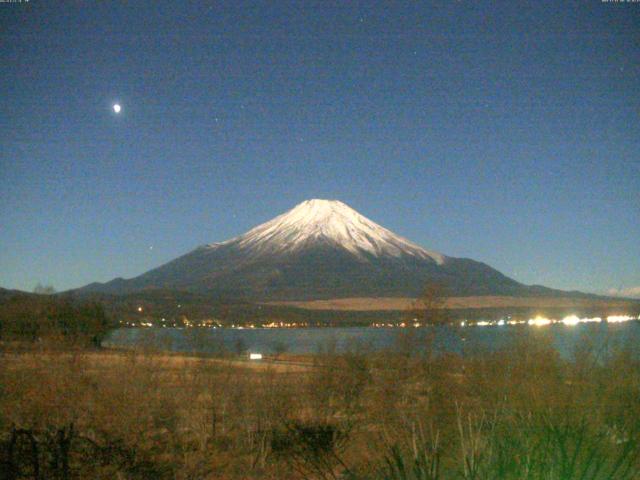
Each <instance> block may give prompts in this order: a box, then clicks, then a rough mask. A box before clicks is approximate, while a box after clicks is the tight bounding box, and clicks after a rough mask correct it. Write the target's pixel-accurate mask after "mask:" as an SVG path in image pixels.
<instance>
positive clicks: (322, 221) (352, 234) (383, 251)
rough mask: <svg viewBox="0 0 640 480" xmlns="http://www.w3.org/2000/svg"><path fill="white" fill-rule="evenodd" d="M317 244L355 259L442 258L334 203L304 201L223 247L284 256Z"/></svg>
mask: <svg viewBox="0 0 640 480" xmlns="http://www.w3.org/2000/svg"><path fill="white" fill-rule="evenodd" d="M317 242H328V243H331V244H334V245H336V246H341V247H343V248H345V249H347V250H349V251H350V252H352V253H353V254H355V255H358V256H362V255H363V253H365V252H366V253H369V254H371V255H374V256H381V255H390V256H394V257H400V256H402V255H411V256H415V257H419V258H425V259H426V258H430V259H432V260H433V261H435V262H436V263H437V264H442V263H443V262H444V258H445V257H444V256H443V255H441V254H439V253H436V252H430V251H428V250H425V249H424V248H422V247H420V246H418V245H416V244H414V243H412V242H410V241H409V240H406V239H405V238H402V237H400V236H398V235H396V234H394V233H393V232H391V231H389V230H387V229H386V228H384V227H381V226H380V225H378V224H377V223H375V222H372V221H371V220H369V219H368V218H365V217H364V216H362V215H360V214H359V213H358V212H356V211H355V210H354V209H352V208H351V207H349V206H347V205H345V204H344V203H342V202H340V201H337V200H320V199H313V200H307V201H305V202H302V203H300V204H298V205H296V206H295V207H294V208H293V209H291V210H289V211H288V212H286V213H284V214H282V215H280V216H278V217H276V218H274V219H273V220H270V221H268V222H266V223H263V224H262V225H258V226H257V227H255V228H253V229H251V230H249V231H248V232H247V233H245V234H244V235H241V236H239V237H236V238H234V239H231V240H229V241H228V242H224V243H227V244H228V243H233V244H236V245H237V246H239V247H240V248H243V249H250V250H255V251H256V252H258V253H284V252H289V251H296V250H300V249H303V248H304V247H306V246H309V245H312V244H314V243H317Z"/></svg>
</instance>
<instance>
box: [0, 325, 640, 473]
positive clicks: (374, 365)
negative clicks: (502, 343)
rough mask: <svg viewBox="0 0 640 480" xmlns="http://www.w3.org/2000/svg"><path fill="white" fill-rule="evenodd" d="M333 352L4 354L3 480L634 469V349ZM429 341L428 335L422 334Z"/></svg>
mask: <svg viewBox="0 0 640 480" xmlns="http://www.w3.org/2000/svg"><path fill="white" fill-rule="evenodd" d="M423 341H424V340H418V337H414V336H413V335H412V334H411V333H410V332H408V333H407V334H406V335H405V336H403V337H402V338H401V340H400V341H399V344H398V346H397V348H396V349H395V350H394V351H393V352H379V353H372V352H368V351H366V349H364V348H361V347H359V346H357V345H354V346H353V348H352V349H351V350H350V351H349V352H347V353H343V354H337V353H335V352H333V351H332V348H331V347H330V346H326V348H325V349H324V353H321V354H319V355H316V356H314V357H313V358H308V359H307V364H306V366H305V367H304V368H300V366H299V365H298V366H296V368H295V369H294V368H293V367H291V368H289V367H287V366H286V365H282V364H276V365H270V364H268V363H267V364H262V365H261V367H260V368H249V367H250V366H251V365H250V364H249V363H243V362H241V361H238V359H232V358H196V357H181V356H170V355H166V354H162V353H159V352H151V351H138V352H134V351H132V352H109V351H99V350H87V349H85V348H83V349H76V348H67V349H51V348H48V347H44V346H42V345H40V346H38V345H34V346H32V347H31V348H29V349H28V350H21V351H16V350H15V349H14V348H12V347H7V344H6V343H5V344H4V345H5V348H4V350H3V352H2V359H1V360H2V365H3V368H2V369H0V432H1V433H0V472H2V473H0V478H7V479H17V478H61V479H71V478H95V479H103V478H104V479H107V478H108V479H113V478H122V479H125V478H126V479H146V478H155V479H165V478H166V479H173V478H177V479H207V478H216V479H221V478H222V479H224V478H229V479H232V478H238V479H240V478H243V479H244V478H273V479H276V478H278V479H283V478H291V479H295V478H324V479H337V478H350V479H496V478H500V479H563V480H565V479H612V478H615V479H633V478H640V475H639V474H638V473H637V472H638V470H639V468H640V463H639V457H638V455H639V453H640V443H639V441H640V402H639V398H640V357H639V356H637V355H636V353H635V352H634V351H632V350H631V349H628V348H617V349H615V351H614V350H606V349H604V350H603V349H600V350H598V351H594V350H593V349H592V348H590V346H589V342H588V339H585V342H584V343H583V345H582V346H581V347H580V348H579V349H578V350H577V351H576V353H575V359H573V360H572V361H565V360H563V359H561V358H560V357H559V355H558V354H557V352H556V351H555V350H554V349H553V347H552V346H551V341H550V339H549V338H547V337H546V336H545V334H544V332H540V331H538V332H530V333H529V334H526V336H524V337H523V336H520V337H518V338H514V339H513V342H512V344H511V345H510V346H509V348H506V349H504V350H502V351H499V352H495V353H487V352H473V353H472V352H466V353H464V354H463V355H448V356H438V357H435V356H433V355H431V354H429V352H430V349H429V345H426V346H425V345H418V344H417V343H418V342H423ZM427 342H428V340H427Z"/></svg>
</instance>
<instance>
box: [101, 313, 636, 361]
mask: <svg viewBox="0 0 640 480" xmlns="http://www.w3.org/2000/svg"><path fill="white" fill-rule="evenodd" d="M432 332H434V329H433V327H423V328H416V329H414V328H406V329H404V328H371V327H353V328H344V327H342V328H291V329H288V328H255V329H232V328H216V329H210V328H120V329H117V330H115V331H113V332H111V334H110V335H109V336H108V337H107V339H105V341H104V342H103V345H104V346H105V347H120V348H122V347H124V348H133V347H141V348H154V349H161V350H167V351H173V352H190V353H191V352H196V353H209V354H216V353H221V352H224V351H228V352H236V353H238V352H245V351H248V352H255V353H262V354H273V353H278V352H280V353H283V352H287V353H292V354H310V353H318V352H320V351H337V352H344V351H347V350H350V349H351V350H352V349H372V350H387V349H394V348H397V346H398V345H400V344H401V343H402V342H403V341H405V340H406V338H407V335H411V336H413V339H415V340H416V343H417V344H420V339H421V338H423V337H426V336H427V335H430V334H431V333H432ZM523 336H531V337H533V338H534V339H536V338H537V339H540V341H542V340H543V339H544V337H548V338H549V339H550V341H552V342H553V344H554V345H555V347H556V348H557V349H558V351H559V352H560V354H561V355H562V356H563V357H565V358H571V356H572V354H573V352H574V349H575V348H576V346H577V345H578V344H580V343H581V341H582V340H583V339H585V338H588V339H589V340H590V341H591V342H593V344H594V345H595V346H596V347H597V348H600V347H604V346H606V345H608V346H610V347H612V346H616V347H620V346H629V347H635V346H638V345H640V343H639V342H640V322H638V321H629V322H625V323H616V324H612V323H611V324H610V323H606V322H602V323H598V324H578V325H563V324H554V325H546V326H532V325H503V326H485V327H478V326H468V327H464V328H459V329H457V330H454V329H452V328H449V327H442V328H437V329H435V341H434V348H435V350H436V351H437V352H457V353H460V352H463V351H464V352H469V351H474V350H497V349H500V348H501V347H505V346H507V345H508V344H509V342H511V341H513V340H514V339H517V338H518V337H523Z"/></svg>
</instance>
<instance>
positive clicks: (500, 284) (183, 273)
mask: <svg viewBox="0 0 640 480" xmlns="http://www.w3.org/2000/svg"><path fill="white" fill-rule="evenodd" d="M427 282H438V283H441V284H444V285H446V287H447V289H448V291H449V293H450V294H451V295H457V296H464V295H513V296H518V295H524V296H530V295H549V294H558V293H561V292H557V291H553V290H550V289H546V288H544V287H528V286H526V285H522V284H520V283H518V282H516V281H515V280H513V279H511V278H508V277H506V276H505V275H503V274H502V273H500V272H498V271H497V270H495V269H493V268H491V267H489V266H488V265H485V264H484V263H481V262H477V261H474V260H471V259H463V258H453V257H447V256H445V255H442V254H440V253H436V252H432V251H429V250H426V249H424V248H422V247H420V246H418V245H416V244H414V243H412V242H410V241H409V240H406V239H404V238H402V237H400V236H398V235H396V234H395V233H393V232H391V231H389V230H387V229H385V228H384V227H381V226H380V225H378V224H376V223H375V222H373V221H371V220H369V219H367V218H365V217H364V216H362V215H360V214H359V213H358V212H356V211H355V210H353V209H352V208H350V207H348V206H347V205H345V204H344V203H342V202H339V201H329V200H317V199H315V200H308V201H305V202H302V203H301V204H299V205H297V206H296V207H294V208H293V209H292V210H290V211H288V212H286V213H284V214H282V215H280V216H278V217H276V218H274V219H273V220H270V221H268V222H266V223H263V224H261V225H259V226H257V227H255V228H253V229H251V230H249V231H248V232H247V233H245V234H243V235H240V236H238V237H235V238H232V239H231V240H227V241H226V242H222V243H214V244H210V245H204V246H202V247H198V248H196V249H195V250H193V251H191V252H189V253H187V254H186V255H183V256H181V257H179V258H176V259H175V260H172V261H171V262H168V263H166V264H164V265H162V266H160V267H158V268H156V269H153V270H150V271H148V272H146V273H144V274H142V275H140V276H138V277H135V278H132V279H129V280H125V279H122V278H118V279H115V280H112V281H111V282H107V283H105V284H100V283H94V284H90V285H87V286H86V287H83V288H82V289H80V290H79V291H80V292H81V293H82V292H102V293H112V294H122V293H130V292H135V291H140V290H148V289H159V288H162V289H175V290H185V291H192V292H198V293H205V294H207V295H211V296H212V297H216V298H222V297H224V298H243V299H248V300H270V299H273V300H303V299H304V300H308V299H326V298H340V297H343V298H344V297H354V296H360V297H382V296H398V297H399V296H415V295H417V294H419V292H420V291H421V289H422V288H423V287H424V285H425V283H427Z"/></svg>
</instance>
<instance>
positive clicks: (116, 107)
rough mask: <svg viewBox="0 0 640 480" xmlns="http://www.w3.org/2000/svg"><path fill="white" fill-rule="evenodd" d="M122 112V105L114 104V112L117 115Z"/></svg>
mask: <svg viewBox="0 0 640 480" xmlns="http://www.w3.org/2000/svg"><path fill="white" fill-rule="evenodd" d="M120 110H122V107H121V106H120V104H119V103H114V104H113V111H114V112H115V113H120Z"/></svg>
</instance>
